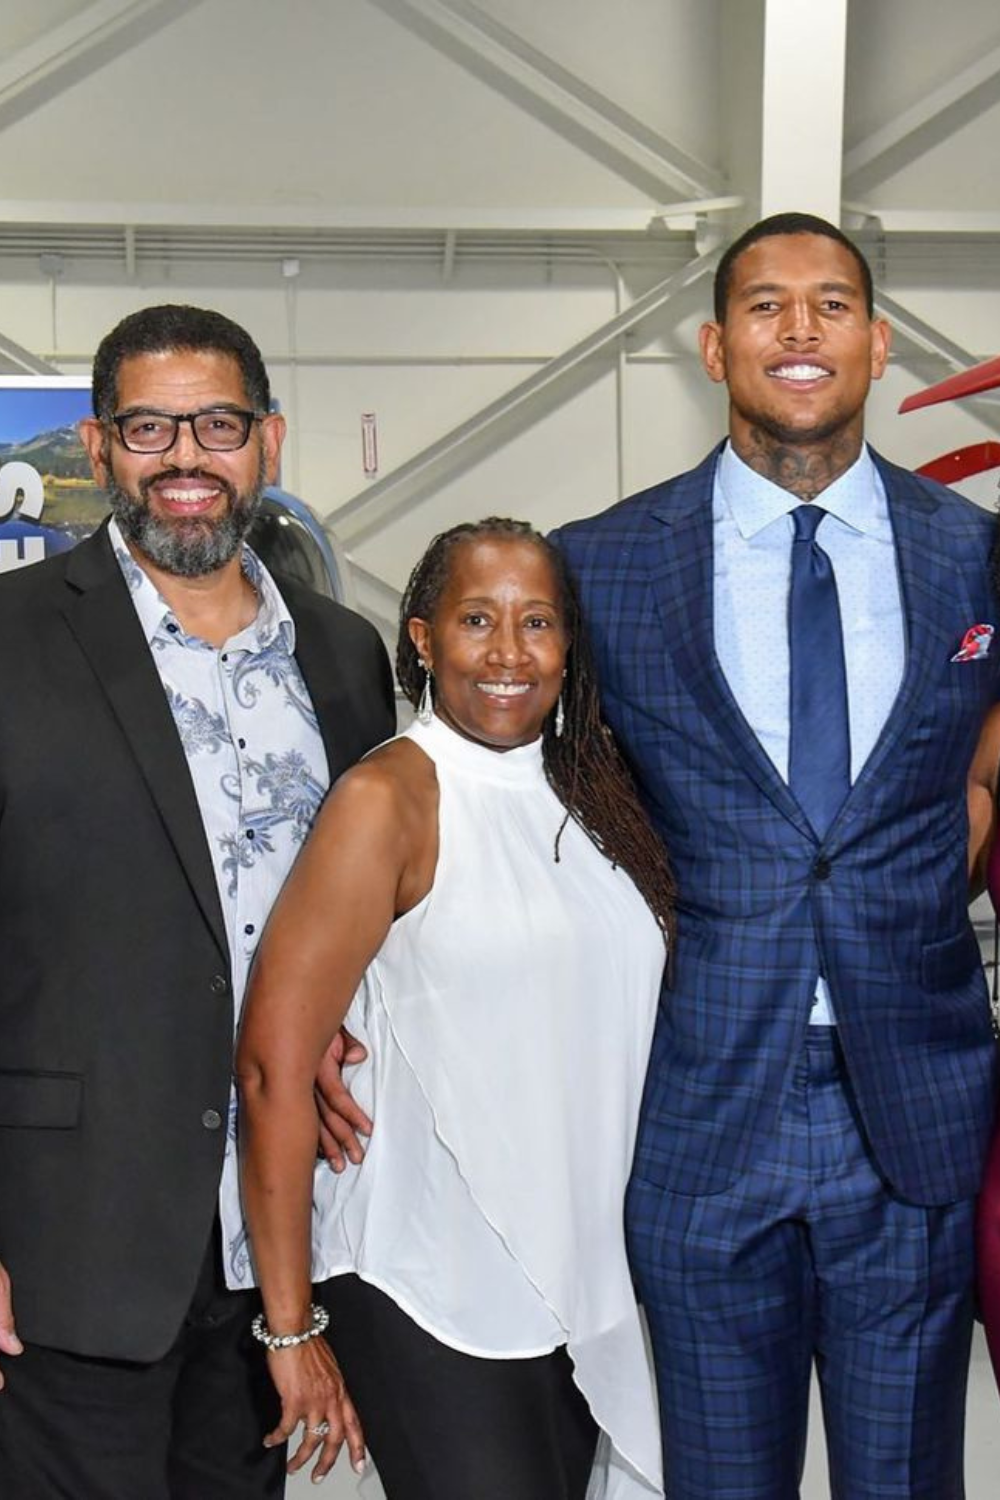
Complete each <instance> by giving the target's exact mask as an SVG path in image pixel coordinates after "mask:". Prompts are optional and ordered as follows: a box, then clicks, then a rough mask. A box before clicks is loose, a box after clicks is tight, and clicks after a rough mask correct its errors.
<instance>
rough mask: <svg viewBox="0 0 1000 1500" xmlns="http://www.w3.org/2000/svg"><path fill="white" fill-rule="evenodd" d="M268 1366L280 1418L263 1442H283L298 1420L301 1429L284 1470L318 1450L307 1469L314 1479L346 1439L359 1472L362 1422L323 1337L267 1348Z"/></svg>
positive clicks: (362, 1464)
mask: <svg viewBox="0 0 1000 1500" xmlns="http://www.w3.org/2000/svg"><path fill="white" fill-rule="evenodd" d="M267 1365H268V1369H269V1370H270V1372H271V1379H272V1380H273V1381H274V1384H275V1386H276V1387H277V1390H278V1395H279V1396H280V1398H281V1421H280V1422H279V1423H278V1426H277V1427H275V1429H274V1431H273V1432H269V1433H268V1434H267V1436H266V1437H265V1439H264V1447H265V1448H275V1447H277V1446H278V1444H279V1443H286V1442H288V1441H289V1440H290V1439H291V1436H292V1433H293V1432H294V1431H295V1429H296V1427H297V1426H298V1424H299V1423H300V1422H302V1423H304V1424H305V1433H304V1435H303V1438H302V1442H301V1443H300V1444H299V1446H298V1448H297V1449H296V1451H295V1453H294V1454H293V1455H292V1457H291V1458H290V1459H289V1460H288V1472H289V1474H296V1473H298V1471H299V1469H301V1468H303V1467H304V1466H305V1465H306V1464H307V1463H308V1462H309V1460H310V1459H311V1458H312V1456H313V1454H314V1453H319V1458H318V1459H317V1462H316V1466H315V1468H314V1469H313V1471H312V1480H313V1483H314V1484H316V1483H318V1482H319V1481H320V1480H321V1479H324V1478H325V1477H326V1475H327V1474H329V1472H330V1470H331V1469H332V1468H333V1465H334V1463H335V1462H336V1458H337V1454H338V1453H339V1452H340V1447H341V1444H342V1443H346V1444H347V1451H348V1453H349V1455H350V1459H351V1467H352V1468H353V1469H354V1472H355V1473H356V1474H361V1473H363V1471H364V1467H365V1439H364V1433H363V1432H362V1430H361V1422H360V1419H359V1417H358V1414H357V1412H356V1411H355V1410H354V1403H353V1402H352V1401H351V1398H350V1396H349V1395H348V1394H347V1387H346V1385H345V1384H344V1377H343V1375H341V1373H340V1366H339V1365H338V1364H337V1361H336V1360H335V1359H334V1357H333V1353H332V1351H331V1349H330V1346H329V1344H328V1343H327V1342H326V1340H325V1339H324V1338H315V1339H310V1340H309V1342H308V1343H306V1344H296V1345H294V1346H292V1347H290V1348H287V1349H270V1350H268V1354H267Z"/></svg>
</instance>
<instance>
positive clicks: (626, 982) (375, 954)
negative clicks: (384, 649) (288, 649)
mask: <svg viewBox="0 0 1000 1500" xmlns="http://www.w3.org/2000/svg"><path fill="white" fill-rule="evenodd" d="M397 671H398V675H399V679H400V683H401V685H402V687H403V690H404V692H405V693H406V694H407V696H408V697H409V698H410V701H411V702H412V703H414V704H415V705H417V704H418V702H419V705H420V706H419V708H418V712H417V721H416V722H415V723H414V725H413V726H412V727H411V729H410V730H408V731H407V732H406V733H405V734H403V735H401V736H400V737H399V738H397V739H395V740H393V741H391V742H390V743H388V744H386V745H384V746H382V747H381V748H380V749H378V750H376V751H375V752H374V753H373V754H372V755H370V756H369V757H368V758H367V759H366V760H365V761H364V762H363V763H362V764H360V765H359V766H356V767H355V768H354V769H353V770H352V771H350V772H348V773H347V775H346V776H344V777H343V778H342V779H341V780H340V782H338V784H337V787H336V788H335V790H334V792H333V793H332V794H331V796H330V798H329V799H328V801H327V803H326V805H325V807H324V809H323V811H322V813H321V814H320V817H319V819H318V820H317V823H316V826H315V829H314V831H313V833H312V835H311V837H310V839H309V841H308V843H307V845H306V848H305V849H304V851H303V853H302V855H301V856H300V858H299V861H298V863H297V864H296V866H295V868H294V869H293V871H292V874H291V876H290V877H289V880H288V882H287V884H286V887H285V890H284V892H283V893H282V896H281V898H280V900H279V902H278V904H277V906H276V908H275V911H274V914H273V915H272V918H271V922H270V924H269V926H268V930H267V933H266V934H265V937H264V940H263V942H262V944H261V947H260V950H259V953H258V957H257V964H256V970H255V974H254V978H253V981H252V984H251V989H250V994H249V997H248V1000H247V1005H246V1008H245V1011H244V1019H243V1025H242V1030H241V1036H240V1043H239V1049H238V1057H237V1069H238V1074H239V1080H240V1087H241V1090H242V1095H243V1099H242V1112H241V1132H242V1137H241V1143H240V1145H241V1152H242V1155H243V1192H244V1197H245V1204H246V1210H247V1215H248V1221H249V1225H250V1233H251V1245H252V1253H253V1258H254V1262H255V1266H256V1270H257V1273H258V1275H259V1279H260V1284H261V1289H262V1292H263V1300H264V1307H265V1311H266V1321H265V1322H261V1323H260V1324H259V1325H258V1327H257V1329H256V1332H257V1336H258V1337H259V1338H261V1340H262V1342H264V1343H265V1345H266V1346H267V1350H268V1352H267V1358H268V1362H269V1366H270V1370H271V1374H272V1377H273V1379H274V1381H275V1384H276V1385H277V1387H278V1391H279V1394H280V1396H281V1401H282V1420H281V1423H280V1424H279V1426H278V1427H277V1428H276V1429H275V1431H274V1432H273V1433H271V1434H269V1435H268V1439H267V1441H268V1442H280V1441H283V1440H285V1439H287V1438H288V1437H289V1436H290V1435H291V1433H292V1432H293V1430H294V1429H295V1427H296V1425H297V1424H298V1423H299V1422H300V1421H301V1422H303V1423H304V1424H305V1434H304V1438H303V1441H302V1443H301V1445H300V1446H299V1448H298V1450H297V1452H296V1454H295V1456H294V1458H293V1459H292V1460H291V1462H290V1463H289V1471H290V1472H294V1471H295V1470H296V1469H298V1468H300V1467H301V1466H302V1465H303V1464H305V1463H306V1462H308V1460H309V1459H310V1458H311V1456H312V1455H313V1454H314V1453H317V1452H318V1459H317V1463H316V1466H315V1468H314V1471H313V1477H314V1478H320V1477H322V1475H323V1474H325V1473H326V1472H327V1471H328V1470H329V1468H330V1467H331V1465H332V1464H333V1462H334V1459H335V1457H336V1454H337V1451H338V1449H339V1447H340V1444H341V1442H342V1441H346V1443H347V1446H348V1448H349V1451H350V1454H351V1457H352V1460H353V1461H354V1463H355V1465H356V1466H361V1465H363V1462H364V1437H363V1436H362V1430H361V1423H360V1422H359V1417H358V1414H359V1413H360V1417H361V1419H362V1420H363V1423H364V1434H365V1436H367V1439H368V1443H369V1446H370V1448H371V1451H372V1455H373V1457H374V1460H375V1463H376V1466H377V1468H378V1471H379V1475H380V1478H381V1480H382V1483H383V1485H384V1487H385V1490H386V1493H387V1495H388V1496H389V1500H584V1496H588V1497H592V1500H596V1497H603V1500H642V1497H646V1500H649V1497H654V1496H657V1495H659V1494H661V1493H662V1491H661V1486H660V1467H659V1437H658V1430H657V1421H656V1406H655V1398H654V1391H653V1385H652V1380H651V1375H650V1371H649V1367H648V1361H647V1358H646V1352H645V1348H644V1343H643V1338H642V1330H641V1325H640V1321H639V1317H638V1312H637V1309H636V1306H635V1300H634V1297H633V1294H632V1288H631V1282H630V1278H629V1274H628V1267H627V1265H626V1261H625V1249H624V1236H623V1228H622V1201H623V1196H624V1191H625V1184H626V1180H627V1177H628V1171H629V1165H630V1160H631V1154H632V1147H633V1141H634V1134H635V1125H636V1118H637V1114H638V1109H639V1100H640V1094H641V1090H642V1082H643V1076H644V1073H645V1066H646V1057H647V1052H648V1047H649V1041H650V1037H651V1033H652V1025H653V1016H654V1010H655V1005H656V997H657V995H658V992H659V985H660V977H661V973H662V969H663V961H664V954H665V942H666V939H667V935H668V933H669V931H670V929H671V901H672V895H673V887H672V882H671V878H670V872H669V868H668V866H667V862H666V856H665V854H664V852H663V850H662V848H661V846H660V845H659V843H658V841H657V839H656V837H655V835H654V834H653V832H652V830H651V828H650V826H649V824H648V822H647V821H646V818H645V815H644V813H643V812H642V809H641V807H640V804H639V802H638V799H637V797H636V794H635V791H634V788H633V786H632V783H631V780H630V778H629V775H628V772H627V770H626V768H625V765H624V763H623V761H622V760H621V758H620V756H619V755H618V752H617V750H616V748H615V746H614V743H613V741H612V739H611V736H610V734H609V732H608V730H607V729H606V728H605V727H604V725H603V724H602V723H601V720H600V716H599V711H598V707H597V695H596V689H595V685H594V682H593V677H592V674H591V670H590V666H589V657H588V653H587V649H586V644H585V641H584V638H583V634H582V631H581V629H580V625H579V621H578V619H577V612H576V605H575V600H574V597H573V594H572V590H571V587H570V585H569V582H568V580H567V577H566V574H565V571H564V569H563V565H562V561H561V559H560V558H559V555H558V553H556V552H555V550H554V549H553V548H552V547H551V546H550V545H549V544H548V543H547V542H546V541H545V540H544V539H543V538H542V537H540V536H539V535H538V534H537V533H535V532H533V531H532V530H531V528H530V527H529V526H527V525H526V524H525V523H522V522H513V521H504V520H497V519H495V518H494V519H490V520H488V521H483V522H480V523H478V524H477V525H474V526H473V525H463V526H459V527H456V528H453V530H452V531H450V532H446V533H444V534H443V535H442V536H440V537H438V538H436V539H435V541H434V542H433V543H432V545H431V547H430V549H429V550H428V552H427V554H426V555H425V557H424V558H423V559H422V561H421V562H420V564H418V566H417V568H416V570H415V571H414V574H413V576H412V578H411V580H410V584H409V587H408V589H407V592H406V595H405V597H404V601H403V608H402V629H401V633H400V646H399V651H398V655H397ZM432 684H433V685H432ZM345 1016H347V1019H348V1024H349V1026H350V1029H351V1031H352V1032H354V1033H355V1034H356V1035H358V1036H359V1037H360V1039H361V1040H362V1041H363V1042H364V1043H365V1045H366V1047H367V1049H368V1059H367V1061H366V1063H365V1064H364V1065H362V1067H361V1068H359V1070H358V1072H357V1073H356V1075H355V1078H354V1080H353V1088H354V1092H355V1094H356V1095H357V1097H358V1099H359V1102H360V1103H361V1104H362V1105H363V1106H365V1107H366V1108H367V1110H368V1112H369V1113H370V1114H371V1115H372V1117H373V1118H374V1119H375V1121H376V1124H375V1129H374V1132H373V1135H372V1138H371V1143H370V1145H369V1148H368V1151H367V1153H366V1154H365V1156H364V1158H363V1160H362V1162H361V1163H360V1164H352V1165H349V1166H348V1167H347V1169H346V1171H344V1172H343V1173H342V1174H340V1175H338V1174H336V1173H334V1172H332V1171H331V1170H330V1168H329V1166H328V1165H327V1164H326V1163H325V1162H322V1163H320V1164H317V1162H316V1142H317V1116H316V1108H315V1103H314V1099H313V1080H314V1079H315V1076H316V1069H317V1065H318V1062H319V1059H320V1057H321V1056H322V1054H323V1052H324V1050H325V1048H326V1047H327V1045H328V1044H329V1042H330V1040H331V1038H332V1037H333V1035H334V1034H335V1032H336V1031H337V1029H338V1027H339V1026H340V1025H341V1022H342V1021H343V1020H344V1018H345ZM311 1280H313V1281H316V1282H320V1283H323V1285H322V1287H321V1290H320V1293H319V1294H318V1295H319V1299H320V1300H319V1302H318V1303H317V1304H313V1303H312V1294H311V1290H310V1281H311ZM328 1317H329V1322H330V1328H329V1334H328V1337H327V1338H324V1337H315V1336H314V1334H315V1333H317V1332H319V1331H321V1327H323V1326H325V1324H326V1320H327V1318H328ZM334 1351H335V1352H336V1357H335V1356H334ZM342 1372H343V1373H342ZM348 1392H350V1394H348Z"/></svg>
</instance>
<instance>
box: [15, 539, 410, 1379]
mask: <svg viewBox="0 0 1000 1500" xmlns="http://www.w3.org/2000/svg"><path fill="white" fill-rule="evenodd" d="M281 589H282V593H283V596H284V598H285V600H286V603H287V604H288V607H289V610H290V611H291V613H292V616H293V618H294V620H295V627H296V658H297V660H298V663H299V666H300V668H301V670H302V673H303V676H304V677H305V679H306V682H307V684H308V686H309V691H310V693H311V695H312V699H313V703H314V705H315V708H316V712H317V715H318V718H319V724H320V729H321V732H322V736H323V741H324V744H325V747H326V753H327V757H328V760H329V767H330V777H331V780H333V779H335V778H336V777H337V776H338V775H339V774H340V773H341V772H342V771H343V770H345V769H346V768H347V767H348V766H349V765H351V764H352V763H353V762H354V761H355V760H357V759H358V757H359V756H361V755H363V754H364V753H365V752H366V751H367V750H369V749H370V748H371V747H372V746H373V745H375V744H377V743H378V742H379V741H380V740H382V739H385V738H386V737H387V736H388V735H390V734H391V733H392V731H393V727H394V712H393V696H392V677H391V673H390V670H389V664H388V661H387V659H386V654H385V650H384V648H383V646H382V644H381V641H380V640H379V638H378V635H377V633H376V632H375V630H374V629H373V628H372V626H370V625H369V624H368V623H367V622H366V621H364V620H362V619H360V618H359V617H358V616H357V615H355V614H353V613H352V612H351V611H350V610H347V609H345V608H343V607H342V606H340V605H337V604H334V603H332V602H331V601H330V600H327V599H323V598H321V597H320V596H319V595H317V594H314V593H312V592H311V591H309V590H307V589H303V588H302V587H301V586H299V585H297V584H293V583H285V582H284V581H282V582H281ZM0 640H2V642H3V683H2V699H0V1260H2V1261H3V1262H4V1263H5V1264H6V1266H7V1268H8V1270H9V1271H10V1274H11V1279H12V1284H13V1293H14V1309H15V1315H16V1318H17V1326H18V1331H19V1332H20V1334H21V1336H22V1337H23V1338H24V1339H25V1340H26V1341H28V1342H34V1343H40V1344H46V1345H50V1346H53V1347H57V1348H61V1349H67V1350H71V1351H74V1352H77V1353H82V1354H88V1355H92V1356H103V1357H110V1358H121V1359H135V1360H152V1359H156V1358H158V1357H159V1356H160V1355H162V1354H163V1353H164V1352H165V1351H166V1350H167V1349H168V1348H169V1346H170V1344H171V1343H172V1342H173V1340H174V1338H175V1336H176V1334H177V1332H178V1330H179V1328H180V1325H181V1322H182V1320H183V1317H184V1314H185V1312H186V1310H187V1307H188V1305H189V1302H190V1299H191V1296H192V1294H193V1291H194V1286H195V1282H196V1280H197V1276H198V1271H199V1268H200V1264H201V1261H202V1258H203V1256H204V1252H205V1247H206V1245H207V1242H208V1236H209V1232H210V1228H211V1224H212V1219H213V1215H214V1214H215V1210H216V1199H217V1194H218V1188H219V1178H220V1174H221V1170H222V1159H223V1152H224V1147H225V1121H226V1119H227V1112H228V1096H229V1080H230V1073H231V1062H232V1033H233V1009H232V996H231V984H230V974H229V956H228V950H227V944H226V937H225V929H224V925H223V918H222V910H221V907H220V904H219V898H218V894H217V890H216V883H215V877H214V873H213V869H212V863H211V857H210V853H209V849H208V845H207V843H206V840H205V836H204V832H203V829H202V822H201V816H200V813H199V810H198V805H197V802H196V799H195V794H194V789H193V786H192V782H191V777H190V774H189V772H188V767H187V762H186V760H185V757H184V752H183V749H182V747H181V744H180V740H179V739H178V736H177V732H176V729H175V727H174V724H173V720H172V718H171V714H170V710H169V707H168V704H167V701H166V697H165V695H164V693H163V689H162V686H161V683H160V678H159V676H158V674H157V671H156V667H155V664H154V663H153V661H152V659H151V656H150V652H149V648H148V645H147V643H146V640H145V637H144V635H143V632H142V628H141V626H140V624H139V620H138V618H137V616H136V613H135V610H134V608H133V605H132V603H131V600H130V598H129V595H128V590H127V588H126V585H125V583H124V581H123V579H122V575H121V572H120V569H119V567H118V564H117V562H116V561H115V558H114V555H113V553H112V550H111V547H110V543H109V541H108V537H107V529H106V527H104V528H102V529H101V530H100V531H99V532H98V533H96V534H95V535H94V536H93V537H91V538H90V539H89V540H88V541H86V542H83V543H82V544H81V545H80V546H79V547H77V548H76V549H74V550H73V551H71V552H68V553H63V554H62V555H60V556H58V557H54V558H51V559H49V560H47V561H46V562H44V563H39V564H36V565H35V566H33V567H31V568H26V569H22V570H19V571H17V572H15V573H11V574H7V575H5V576H4V577H3V578H2V579H0ZM220 1118H221V1122H222V1124H221V1127H220V1126H219V1124H218V1120H219V1119H220Z"/></svg>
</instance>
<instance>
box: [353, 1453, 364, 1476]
mask: <svg viewBox="0 0 1000 1500" xmlns="http://www.w3.org/2000/svg"><path fill="white" fill-rule="evenodd" d="M367 1467H368V1455H367V1453H366V1454H365V1456H364V1458H356V1459H355V1460H354V1462H353V1463H352V1465H351V1468H352V1469H353V1470H354V1472H355V1474H363V1473H364V1472H365V1470H366V1469H367Z"/></svg>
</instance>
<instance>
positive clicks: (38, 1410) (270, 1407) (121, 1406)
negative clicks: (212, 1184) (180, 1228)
mask: <svg viewBox="0 0 1000 1500" xmlns="http://www.w3.org/2000/svg"><path fill="white" fill-rule="evenodd" d="M259 1306H260V1303H259V1299H258V1297H257V1294H256V1293H254V1292H230V1291H227V1290H226V1288H225V1285H224V1282H223V1279H222V1253H221V1247H220V1240H219V1232H218V1226H216V1228H215V1231H214V1232H213V1234H212V1237H211V1242H210V1245H209V1248H208V1251H207V1253H206V1256H205V1261H204V1265H203V1267H202V1272H201V1277H200V1280H199V1284H198V1289H197V1292H196V1294H195V1297H194V1299H193V1301H192V1303H191V1308H190V1310H189V1312H188V1316H187V1319H186V1320H185V1323H184V1327H183V1328H182V1329H181V1332H180V1334H179V1335H178V1338H177V1341H176V1343H175V1344H174V1346H173V1348H172V1349H170V1350H169V1352H168V1353H167V1354H166V1355H165V1356H164V1358H163V1359H161V1360H157V1361H156V1362H155V1363H154V1364H133V1363H131V1362H129V1361H124V1360H104V1359H88V1358H85V1357H83V1356H80V1355H75V1354H67V1353H64V1352H63V1351H61V1350H58V1349H46V1348H41V1347H39V1346H38V1345H29V1346H28V1347H26V1349H25V1351H24V1353H23V1354H21V1355H18V1357H17V1358H16V1359H10V1358H3V1357H2V1356H0V1364H2V1368H3V1375H4V1382H5V1385H4V1389H3V1390H2V1391H0V1496H3V1500H267V1497H273V1496H281V1495H282V1494H283V1493H284V1481H285V1475H284V1466H285V1450H284V1448H281V1449H276V1450H273V1451H271V1452H266V1451H265V1449H264V1448H263V1447H262V1446H261V1441H262V1439H263V1436H264V1434H265V1432H268V1431H269V1430H270V1429H271V1428H272V1427H273V1426H274V1425H275V1423H276V1422H277V1419H278V1415H279V1406H278V1402H277V1398H276V1396H275V1393H274V1389H273V1387H272V1385H271V1381H270V1377H269V1376H268V1373H267V1367H266V1363H265V1360H264V1357H263V1351H262V1349H261V1347H260V1345H259V1344H256V1343H254V1341H253V1339H252V1338H251V1336H250V1321H251V1319H252V1318H253V1316H254V1314H255V1313H256V1312H257V1311H258V1310H259ZM14 1307H15V1313H16V1309H17V1287H16V1286H15V1287H14Z"/></svg>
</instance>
